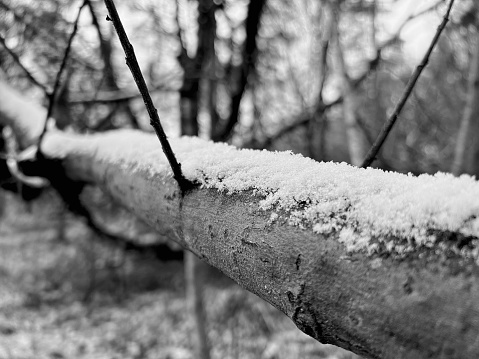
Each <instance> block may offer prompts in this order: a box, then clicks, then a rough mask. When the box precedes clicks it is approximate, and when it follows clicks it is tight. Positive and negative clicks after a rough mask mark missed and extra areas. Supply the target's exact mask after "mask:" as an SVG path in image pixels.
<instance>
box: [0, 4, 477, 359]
mask: <svg viewBox="0 0 479 359" xmlns="http://www.w3.org/2000/svg"><path fill="white" fill-rule="evenodd" d="M115 3H116V5H117V7H118V10H119V13H120V16H121V18H122V21H123V23H124V25H125V27H126V30H127V33H128V34H129V37H130V41H131V42H132V44H133V46H134V48H135V51H136V53H137V57H138V59H139V62H140V66H141V68H142V70H143V74H144V76H145V78H146V81H147V84H148V86H149V88H150V90H151V94H152V96H153V99H154V102H155V105H156V106H157V108H158V111H159V114H160V118H161V119H162V123H163V125H164V127H165V129H166V131H167V133H168V134H169V135H170V136H178V135H181V134H186V135H199V136H201V137H204V138H209V139H212V140H214V141H229V142H230V143H232V144H234V145H236V146H239V147H246V148H257V149H268V150H291V151H294V152H298V153H302V154H303V155H305V156H308V157H311V158H313V159H316V160H318V161H346V162H349V163H351V164H354V165H359V164H361V162H362V160H363V159H364V157H365V154H366V152H367V151H368V149H369V147H370V146H371V144H372V142H373V141H374V139H375V137H376V136H377V134H378V133H379V131H380V129H381V127H382V125H383V123H384V121H385V120H386V119H387V117H388V115H390V114H391V112H392V111H393V109H394V106H395V104H396V103H397V101H398V99H399V98H400V96H401V95H402V92H403V90H404V88H405V85H406V83H407V81H408V79H409V77H410V75H411V73H412V72H413V71H414V69H415V67H416V66H417V65H418V64H419V62H420V60H421V58H422V56H423V54H424V53H425V51H426V49H427V47H428V46H429V43H430V41H431V39H432V37H433V35H434V33H435V31H436V28H437V26H438V25H439V23H440V22H441V20H442V16H443V15H444V12H445V9H446V5H447V4H446V3H445V2H444V1H441V0H423V1H413V0H341V1H340V0H338V1H327V0H293V1H287V2H286V1H279V0H270V1H265V0H256V1H251V2H249V1H246V0H198V1H192V0H176V1H174V0H135V1H126V0H117V1H115ZM81 5H83V8H82V10H81V15H80V18H79V20H78V31H77V33H76V35H75V37H74V39H73V43H72V47H71V50H70V55H69V57H68V62H67V66H66V68H65V71H64V72H63V74H62V80H61V85H60V87H59V91H58V93H57V96H56V98H55V99H54V111H53V117H54V118H55V119H56V124H57V126H58V127H59V128H61V129H64V130H66V131H75V132H80V133H92V132H99V131H107V130H113V129H117V128H125V127H126V128H137V129H140V130H143V131H152V128H151V127H150V125H149V118H148V115H147V113H146V111H145V110H144V105H143V101H142V99H141V97H140V96H139V94H138V92H137V90H136V86H135V84H134V81H133V79H132V77H131V75H130V73H129V71H128V68H127V66H126V65H125V61H124V53H123V50H122V49H121V47H120V44H119V41H118V38H117V35H116V33H115V32H114V29H113V26H112V24H111V22H109V21H106V15H107V11H106V9H105V6H104V4H103V2H102V1H93V0H91V1H81V0H79V1H67V0H42V1H34V0H30V1H29V0H0V42H1V44H0V68H1V76H0V80H1V81H5V82H7V83H9V84H10V85H12V86H14V87H15V88H16V89H18V90H20V91H21V92H22V93H23V94H24V95H25V96H27V97H29V98H31V99H33V100H36V101H38V102H40V103H43V104H44V105H45V106H48V100H49V94H51V90H52V87H53V84H54V82H55V78H56V76H57V74H58V71H59V68H60V64H61V63H62V61H63V58H64V54H65V49H66V48H67V44H68V42H69V38H70V34H71V33H72V28H73V23H74V22H75V20H76V16H77V14H78V9H79V7H80V6H81ZM478 26H479V8H478V5H477V4H476V3H475V2H474V1H473V0H461V1H459V2H457V3H456V5H455V7H454V9H453V12H452V16H451V19H450V22H449V24H448V26H447V27H446V29H445V30H444V32H443V34H442V36H441V38H440V41H439V43H438V46H437V48H436V50H435V51H434V53H433V56H432V57H431V59H430V62H429V64H428V66H427V67H426V68H425V70H424V72H423V74H422V76H421V78H420V80H419V82H418V83H417V85H416V86H415V88H414V91H413V93H412V95H411V97H410V99H409V101H408V103H407V104H406V106H405V108H404V110H403V112H402V114H401V117H400V119H399V121H398V123H397V125H396V127H395V128H394V129H393V131H392V133H391V134H390V137H389V138H388V140H387V142H386V144H385V146H384V147H383V149H382V151H381V153H380V156H379V157H378V160H377V161H376V162H375V165H376V166H378V167H380V168H383V169H386V170H392V171H398V172H405V173H407V172H411V173H413V174H421V173H435V172H437V171H445V172H452V173H454V174H455V175H459V174H461V173H469V174H472V175H477V174H478V173H479V136H477V135H476V133H477V131H478V130H479V121H478V107H479V101H478V98H479V97H478V86H479V34H478ZM0 101H1V99H0ZM5 141H7V139H6V140H5ZM1 185H2V186H3V187H4V188H7V189H9V190H13V191H16V192H18V193H20V194H22V195H23V197H24V198H25V197H28V196H29V194H28V193H27V191H25V190H22V188H21V185H20V184H18V183H15V182H11V181H10V182H8V181H7V182H3V183H1ZM0 196H1V197H0V200H1V205H0V208H1V213H2V214H1V216H2V217H1V219H0V358H2V359H3V358H43V357H45V358H81V357H85V358H96V357H98V358H116V357H118V358H192V357H194V356H193V354H192V351H191V350H192V345H191V338H190V335H191V331H192V330H193V329H192V328H193V327H195V324H194V323H191V320H190V318H191V316H189V315H187V314H185V309H184V308H185V307H186V303H185V299H184V297H185V281H186V282H188V276H186V279H184V274H183V265H182V263H181V262H182V258H183V257H184V256H183V254H182V253H181V252H180V251H179V249H178V248H177V247H175V246H174V245H170V244H168V246H160V247H158V246H159V245H158V243H164V239H161V238H160V237H161V235H159V234H157V233H154V232H152V231H151V230H149V229H148V228H147V227H146V226H144V225H142V224H141V223H138V221H136V220H134V219H133V218H131V216H130V215H128V214H127V213H126V212H124V211H122V210H121V209H118V208H116V206H115V205H114V204H111V203H110V202H109V201H108V200H107V199H105V198H104V196H103V195H102V194H101V193H99V191H98V190H97V189H94V188H89V189H88V190H87V191H85V194H84V195H83V197H85V202H86V203H88V205H89V208H91V211H92V212H94V213H95V215H96V216H99V218H101V219H102V221H103V223H105V226H106V227H107V228H108V229H111V230H110V232H112V233H117V236H116V237H117V238H118V241H116V242H115V241H113V242H112V241H107V240H105V238H99V237H101V236H99V235H98V234H93V233H92V231H91V230H90V229H89V228H87V226H86V225H85V224H84V223H83V222H82V220H81V219H78V218H76V217H75V216H74V215H72V214H70V213H69V212H68V211H67V210H66V206H65V204H63V203H61V201H60V199H59V198H58V197H57V196H56V195H55V194H54V193H53V192H52V191H48V190H46V191H43V193H42V195H41V196H40V197H39V198H38V199H35V200H34V201H29V202H27V203H25V202H23V201H22V200H21V199H20V197H19V196H15V195H13V194H12V193H10V192H8V193H7V192H3V191H2V192H0ZM120 233H121V235H120ZM102 239H103V240H102ZM132 239H134V241H132ZM132 243H134V244H132ZM186 256H188V255H186ZM193 268H194V269H193V272H197V273H196V274H197V275H198V273H199V276H200V277H202V278H203V279H206V280H205V283H204V289H205V290H204V299H205V302H206V303H208V305H207V306H206V316H207V318H208V321H207V324H206V329H205V330H206V331H207V334H208V337H209V340H210V342H211V357H213V358H310V357H311V358H313V357H314V358H352V357H353V355H352V354H350V353H347V352H345V351H342V350H339V349H335V348H332V347H329V346H323V345H321V344H319V343H317V342H315V341H314V340H312V339H310V338H308V337H306V336H305V335H303V334H301V333H300V332H299V331H297V330H295V328H294V326H293V325H292V324H291V323H289V321H288V319H286V318H284V317H283V316H282V315H281V314H279V313H278V312H276V311H275V310H274V309H273V308H271V307H270V306H269V305H268V304H265V303H264V302H262V301H261V300H259V299H257V298H256V297H254V296H253V295H251V294H249V293H246V292H244V291H242V290H241V289H240V288H238V287H236V286H235V285H234V284H233V283H231V282H230V281H229V280H227V279H225V278H224V277H222V276H221V275H220V274H219V273H217V272H215V271H214V270H212V269H209V268H204V267H201V266H198V264H193ZM203 279H200V280H198V282H200V283H201V282H203Z"/></svg>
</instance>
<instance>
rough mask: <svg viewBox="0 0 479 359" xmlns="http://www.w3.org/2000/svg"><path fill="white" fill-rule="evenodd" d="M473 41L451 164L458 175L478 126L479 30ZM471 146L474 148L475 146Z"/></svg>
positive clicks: (452, 169)
mask: <svg viewBox="0 0 479 359" xmlns="http://www.w3.org/2000/svg"><path fill="white" fill-rule="evenodd" d="M472 41H473V46H472V49H471V55H470V65H469V66H470V69H469V74H468V76H467V93H466V100H465V105H464V110H463V112H462V117H461V124H460V127H459V131H458V133H457V139H456V147H455V151H454V160H453V162H452V166H451V172H452V173H453V174H454V175H456V176H458V175H460V174H461V173H462V172H463V171H464V166H465V162H466V158H467V155H468V153H467V149H468V145H470V144H471V135H472V133H474V130H473V131H471V130H472V129H477V128H478V126H477V124H476V123H473V121H476V122H477V117H478V116H479V101H478V98H479V35H477V30H476V34H475V36H474V39H473V40H472ZM471 132H472V133H471ZM472 137H473V138H474V137H476V136H472ZM476 142H477V141H476ZM470 147H471V148H472V147H473V146H470ZM472 152H473V151H472Z"/></svg>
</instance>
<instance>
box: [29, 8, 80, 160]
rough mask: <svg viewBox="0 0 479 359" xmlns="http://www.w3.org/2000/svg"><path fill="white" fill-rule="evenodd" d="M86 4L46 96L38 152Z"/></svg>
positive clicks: (78, 15)
mask: <svg viewBox="0 0 479 359" xmlns="http://www.w3.org/2000/svg"><path fill="white" fill-rule="evenodd" d="M87 2H88V0H84V1H83V3H82V4H81V6H80V8H79V9H78V13H77V16H76V19H75V23H74V25H73V30H72V32H71V34H70V37H69V39H68V44H67V47H66V48H65V52H64V54H63V59H62V62H61V65H60V69H59V70H58V72H57V76H56V79H55V84H54V85H53V90H52V92H50V93H49V94H48V96H47V97H48V109H47V115H46V118H45V124H44V125H43V130H42V133H41V134H40V137H39V138H38V150H39V151H40V145H41V143H42V140H43V137H44V136H45V133H46V132H47V129H48V119H49V118H50V116H51V115H52V112H53V106H54V104H55V100H56V97H57V92H58V89H59V88H60V80H61V78H62V74H63V70H64V69H65V66H66V63H67V60H68V55H70V49H71V46H72V42H73V38H74V37H75V35H76V33H77V30H78V21H79V20H80V15H81V12H82V10H83V8H84V7H85V5H86V4H87Z"/></svg>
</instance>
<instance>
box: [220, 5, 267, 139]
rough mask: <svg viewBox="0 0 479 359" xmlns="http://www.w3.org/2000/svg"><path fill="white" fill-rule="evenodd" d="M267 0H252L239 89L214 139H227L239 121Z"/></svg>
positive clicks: (247, 22)
mask: <svg viewBox="0 0 479 359" xmlns="http://www.w3.org/2000/svg"><path fill="white" fill-rule="evenodd" d="M265 4H266V0H255V1H250V3H249V5H248V15H247V18H246V40H245V43H244V45H243V54H242V55H243V59H242V61H243V62H242V64H241V65H240V67H239V68H238V71H239V72H240V73H239V84H238V87H237V90H236V91H235V92H234V93H233V95H232V96H231V111H230V115H229V116H228V120H227V121H226V125H225V126H224V128H223V129H221V130H220V131H218V132H217V133H216V134H215V135H214V136H213V141H225V140H227V139H228V138H229V137H230V136H231V132H232V131H233V129H234V127H235V126H236V124H237V122H238V117H239V111H240V105H241V99H242V98H243V94H244V92H245V90H246V85H247V84H248V76H249V74H250V73H251V72H252V70H253V69H254V66H255V62H256V57H257V44H256V36H257V34H258V30H259V27H260V21H261V14H262V12H263V9H264V6H265Z"/></svg>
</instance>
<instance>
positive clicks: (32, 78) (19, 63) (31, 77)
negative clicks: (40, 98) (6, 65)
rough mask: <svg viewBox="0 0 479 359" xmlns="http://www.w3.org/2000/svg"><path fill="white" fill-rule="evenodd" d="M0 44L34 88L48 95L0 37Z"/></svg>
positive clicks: (44, 87)
mask: <svg viewBox="0 0 479 359" xmlns="http://www.w3.org/2000/svg"><path fill="white" fill-rule="evenodd" d="M0 43H1V44H2V46H3V47H4V48H5V50H6V51H7V52H8V53H9V55H10V56H11V57H12V58H13V60H14V61H15V62H16V63H17V65H18V66H20V68H21V69H22V70H23V72H25V74H26V75H27V77H28V78H29V80H30V81H31V82H33V83H34V84H35V85H36V86H38V87H40V88H41V89H42V90H43V92H44V93H45V94H48V89H47V88H46V86H45V85H43V84H42V83H41V82H40V81H38V80H37V79H36V78H35V76H33V74H32V73H31V72H30V71H29V70H27V68H26V67H25V66H24V65H23V64H22V61H21V60H20V58H19V57H18V55H17V54H16V53H15V52H13V51H12V50H11V49H10V48H9V47H8V46H7V44H6V43H5V39H4V38H3V37H2V36H0Z"/></svg>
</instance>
